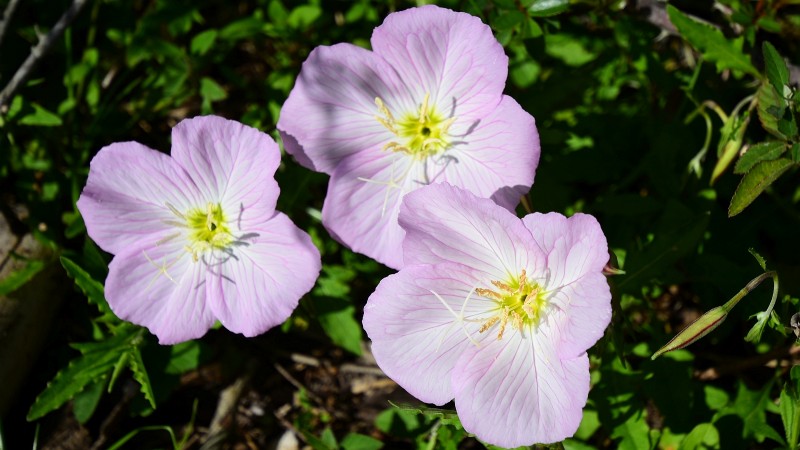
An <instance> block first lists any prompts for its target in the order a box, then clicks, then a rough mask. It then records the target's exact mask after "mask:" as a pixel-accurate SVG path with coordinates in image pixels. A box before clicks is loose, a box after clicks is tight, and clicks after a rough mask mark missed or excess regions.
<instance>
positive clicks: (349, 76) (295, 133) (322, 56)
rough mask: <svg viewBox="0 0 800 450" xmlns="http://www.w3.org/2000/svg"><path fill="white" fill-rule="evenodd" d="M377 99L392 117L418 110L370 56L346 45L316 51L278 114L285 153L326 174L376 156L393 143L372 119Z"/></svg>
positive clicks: (392, 74) (377, 113) (381, 63)
mask: <svg viewBox="0 0 800 450" xmlns="http://www.w3.org/2000/svg"><path fill="white" fill-rule="evenodd" d="M376 97H380V98H381V99H382V100H383V102H384V103H385V104H386V105H387V107H388V108H389V109H390V110H391V111H392V112H394V113H397V114H399V113H400V112H403V111H408V110H415V109H417V108H418V106H417V105H416V103H414V101H413V100H412V99H411V98H410V97H409V95H408V93H407V91H406V90H405V87H404V86H403V84H402V83H400V82H399V81H398V79H397V76H396V73H395V71H394V69H393V68H392V67H391V66H389V65H388V64H386V62H385V61H383V60H382V59H381V58H380V57H379V56H377V55H375V54H373V53H372V52H370V51H369V50H364V49H362V48H359V47H356V46H355V45H351V44H337V45H334V46H331V47H317V48H315V49H314V50H313V51H312V52H311V54H310V55H309V56H308V59H307V60H306V61H305V62H304V63H303V68H302V70H301V71H300V75H299V77H298V78H297V81H296V82H295V86H294V88H293V89H292V92H291V93H290V94H289V98H288V99H287V100H286V102H285V103H284V105H283V108H282V109H281V117H280V119H279V120H278V130H280V132H281V137H282V139H283V144H284V147H285V148H286V152H287V153H289V154H291V155H294V156H295V158H296V159H297V160H298V162H300V163H301V164H303V165H305V166H306V167H308V168H310V169H313V170H316V171H320V172H326V173H329V174H330V173H332V172H333V171H334V170H335V168H336V166H337V165H338V164H339V163H340V162H341V161H342V160H343V159H345V158H347V157H348V156H350V155H353V154H355V153H358V152H361V151H375V152H379V151H381V149H382V148H383V145H384V144H386V143H388V142H389V141H391V140H392V139H394V138H395V137H394V134H392V133H391V132H390V131H389V130H387V129H386V128H385V127H384V126H383V125H382V124H381V123H380V122H379V121H378V120H377V119H376V117H378V116H381V113H380V111H379V110H378V106H377V105H376V104H375V98H376ZM419 101H421V98H420V100H419Z"/></svg>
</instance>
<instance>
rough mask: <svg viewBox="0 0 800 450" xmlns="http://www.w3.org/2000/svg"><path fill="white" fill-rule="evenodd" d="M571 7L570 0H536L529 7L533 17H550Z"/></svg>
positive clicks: (529, 12)
mask: <svg viewBox="0 0 800 450" xmlns="http://www.w3.org/2000/svg"><path fill="white" fill-rule="evenodd" d="M567 8H569V0H536V1H534V2H533V4H532V5H531V6H530V8H528V14H529V15H530V16H531V17H549V16H555V15H556V14H561V13H562V12H564V11H566V10H567Z"/></svg>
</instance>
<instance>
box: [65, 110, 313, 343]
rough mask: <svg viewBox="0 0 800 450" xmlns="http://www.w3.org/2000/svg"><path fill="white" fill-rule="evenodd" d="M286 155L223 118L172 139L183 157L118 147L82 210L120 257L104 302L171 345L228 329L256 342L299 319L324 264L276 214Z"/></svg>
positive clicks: (90, 185) (104, 152) (100, 164)
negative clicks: (217, 326)
mask: <svg viewBox="0 0 800 450" xmlns="http://www.w3.org/2000/svg"><path fill="white" fill-rule="evenodd" d="M279 163H280V151H279V149H278V146H277V144H276V143H275V141H273V140H272V139H271V138H270V137H269V136H267V135H266V134H264V133H262V132H260V131H258V130H256V129H253V128H250V127H247V126H245V125H242V124H240V123H238V122H234V121H231V120H226V119H223V118H221V117H213V116H208V117H196V118H193V119H187V120H184V121H182V122H180V123H179V124H178V125H177V126H175V128H173V129H172V156H171V157H170V156H167V155H165V154H163V153H160V152H158V151H155V150H152V149H150V148H147V147H145V146H143V145H141V144H139V143H136V142H120V143H114V144H111V145H109V146H107V147H104V148H103V149H101V150H100V152H99V153H98V154H97V156H95V157H94V159H93V160H92V162H91V166H90V170H89V179H88V180H87V182H86V187H85V188H84V189H83V193H82V194H81V196H80V199H79V200H78V209H79V210H80V212H81V214H82V215H83V219H84V221H85V222H86V229H87V230H88V233H89V236H90V237H91V238H92V239H93V240H94V241H95V242H96V243H97V244H98V245H99V246H100V247H101V248H102V249H103V250H105V251H107V252H109V253H112V254H114V255H115V256H114V259H113V260H112V261H111V264H110V265H109V274H108V278H107V279H106V283H105V295H106V298H107V300H108V304H109V306H110V307H111V309H112V310H113V311H114V313H115V314H116V315H117V316H119V317H120V318H121V319H124V320H128V321H130V322H133V323H135V324H138V325H143V326H145V327H147V328H148V329H150V331H151V332H152V333H153V334H155V335H156V336H158V339H159V342H160V343H162V344H174V343H177V342H182V341H186V340H189V339H194V338H198V337H200V336H202V335H204V334H205V333H206V331H208V329H209V328H210V327H211V326H212V325H213V324H214V322H215V321H216V320H219V321H220V322H221V323H222V325H223V326H224V327H225V328H227V329H229V330H231V331H234V332H237V333H242V334H244V335H245V336H254V335H257V334H260V333H263V332H265V331H267V330H268V329H270V328H271V327H274V326H275V325H278V324H280V323H281V322H283V321H284V320H285V319H286V318H288V317H289V316H290V315H291V313H292V311H293V310H294V308H295V307H296V306H297V303H298V301H299V299H300V297H302V296H303V295H304V294H305V293H306V292H308V291H309V290H310V289H311V288H312V287H313V285H314V282H315V280H316V279H317V276H318V275H319V271H320V255H319V252H318V251H317V249H316V248H315V247H314V245H313V244H312V242H311V239H310V238H309V236H308V235H307V234H306V233H305V232H303V231H302V230H300V229H299V228H297V227H296V226H295V225H294V223H292V221H291V220H290V219H289V218H288V217H287V216H286V215H285V214H283V213H280V212H277V211H275V204H276V201H277V199H278V194H279V192H280V189H279V188H278V184H277V183H276V181H275V179H274V174H275V170H276V169H277V167H278V164H279Z"/></svg>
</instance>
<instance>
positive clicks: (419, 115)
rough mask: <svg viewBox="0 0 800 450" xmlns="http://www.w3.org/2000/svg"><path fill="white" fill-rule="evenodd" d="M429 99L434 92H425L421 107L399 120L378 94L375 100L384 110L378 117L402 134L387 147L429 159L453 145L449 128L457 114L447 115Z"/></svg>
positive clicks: (380, 109) (390, 128)
mask: <svg viewBox="0 0 800 450" xmlns="http://www.w3.org/2000/svg"><path fill="white" fill-rule="evenodd" d="M429 100H430V94H425V99H424V100H423V101H422V105H421V106H420V108H419V110H418V111H414V112H411V113H407V114H405V115H404V116H403V118H402V119H400V120H397V119H395V117H394V115H392V113H391V111H389V108H387V107H386V105H385V104H384V103H383V100H381V99H380V97H376V98H375V104H376V105H377V106H378V111H379V112H380V113H381V115H379V116H375V119H377V120H378V122H380V123H381V124H382V125H383V126H385V127H386V129H388V130H389V131H391V132H392V133H393V134H394V135H395V136H397V138H398V141H390V142H389V143H387V144H386V145H384V147H383V149H384V150H392V151H394V152H400V153H405V154H407V155H411V156H413V157H415V158H418V159H425V158H427V157H429V156H435V155H437V154H439V153H442V152H444V151H445V150H446V149H447V147H449V146H450V135H449V134H448V130H449V129H450V126H451V125H452V124H453V122H455V120H456V118H455V117H450V118H445V117H444V116H443V115H442V114H441V113H439V111H437V109H436V107H435V106H434V105H430V104H429Z"/></svg>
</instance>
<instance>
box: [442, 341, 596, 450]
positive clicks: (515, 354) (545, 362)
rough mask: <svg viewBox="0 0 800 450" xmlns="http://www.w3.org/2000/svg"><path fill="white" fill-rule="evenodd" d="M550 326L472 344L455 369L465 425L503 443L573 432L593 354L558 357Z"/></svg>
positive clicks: (547, 440)
mask: <svg viewBox="0 0 800 450" xmlns="http://www.w3.org/2000/svg"><path fill="white" fill-rule="evenodd" d="M545 331H546V330H542V329H541V328H540V329H539V331H538V333H536V332H535V333H533V334H528V335H526V336H524V337H523V336H522V334H520V333H513V334H511V335H509V336H508V338H507V339H503V340H493V341H489V340H487V341H485V342H484V345H482V346H481V347H478V348H476V347H469V348H467V350H466V351H465V353H464V355H463V357H462V358H461V359H459V360H458V362H457V363H456V367H455V369H454V370H453V389H454V391H455V400H456V411H457V412H458V416H459V418H461V423H462V424H463V425H464V429H465V430H467V431H469V432H470V433H474V434H475V435H476V436H477V437H478V438H480V439H481V440H484V441H486V442H488V443H491V444H494V445H498V446H501V447H518V446H522V445H531V444H534V443H541V444H545V443H553V442H559V441H561V440H564V439H565V438H568V437H570V436H572V435H573V434H574V433H575V431H576V430H577V429H578V425H579V424H580V422H581V418H582V416H583V413H582V409H583V407H584V405H585V404H586V399H587V397H588V395H589V357H588V356H587V355H586V354H585V353H584V354H582V355H580V356H578V357H576V358H573V359H566V360H560V359H559V358H558V356H557V355H556V353H555V349H554V348H553V345H552V343H551V342H550V337H549V336H547V335H546V333H545Z"/></svg>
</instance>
